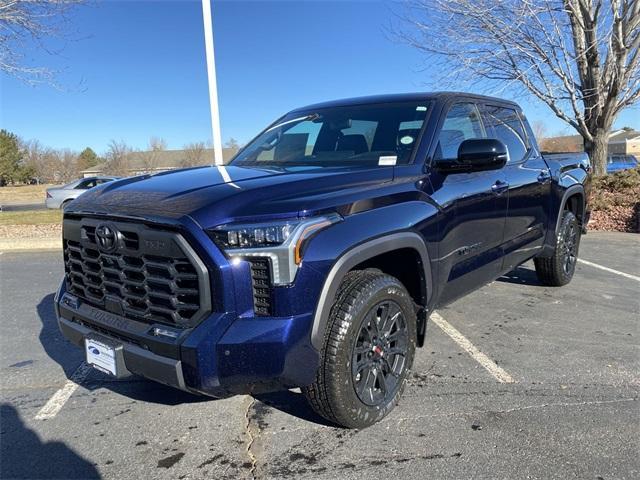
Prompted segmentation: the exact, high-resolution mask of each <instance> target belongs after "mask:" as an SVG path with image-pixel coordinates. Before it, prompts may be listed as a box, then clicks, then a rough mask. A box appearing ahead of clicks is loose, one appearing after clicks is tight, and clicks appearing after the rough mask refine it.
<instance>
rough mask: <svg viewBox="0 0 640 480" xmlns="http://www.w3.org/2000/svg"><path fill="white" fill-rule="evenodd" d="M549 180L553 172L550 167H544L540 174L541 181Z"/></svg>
mask: <svg viewBox="0 0 640 480" xmlns="http://www.w3.org/2000/svg"><path fill="white" fill-rule="evenodd" d="M549 180H551V172H550V171H549V170H548V169H544V170H542V171H541V172H540V173H539V174H538V182H539V183H547V182H548V181H549Z"/></svg>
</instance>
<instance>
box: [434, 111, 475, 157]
mask: <svg viewBox="0 0 640 480" xmlns="http://www.w3.org/2000/svg"><path fill="white" fill-rule="evenodd" d="M486 137H487V136H486V135H485V133H484V128H483V127H482V121H481V120H480V114H479V113H478V108H477V107H476V106H475V104H473V103H457V104H455V105H453V106H452V107H451V109H450V110H449V112H448V113H447V116H446V118H445V119H444V123H443V125H442V130H440V134H439V136H438V144H437V146H436V153H435V158H436V160H439V159H443V158H444V159H447V158H451V159H453V158H457V157H458V147H460V144H461V143H462V142H463V141H465V140H469V139H470V138H486Z"/></svg>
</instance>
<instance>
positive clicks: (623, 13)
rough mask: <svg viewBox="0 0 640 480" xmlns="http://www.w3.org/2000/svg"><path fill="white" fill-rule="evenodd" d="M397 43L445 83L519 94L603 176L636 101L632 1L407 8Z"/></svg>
mask: <svg viewBox="0 0 640 480" xmlns="http://www.w3.org/2000/svg"><path fill="white" fill-rule="evenodd" d="M406 5H407V12H406V13H405V14H404V15H403V19H404V21H405V22H406V23H405V25H408V28H407V29H406V30H405V31H403V32H399V33H398V35H399V36H400V37H401V38H402V39H403V40H405V41H407V42H409V43H410V44H411V45H413V46H414V47H416V48H418V49H420V50H422V51H424V52H426V53H427V54H428V55H430V56H431V55H433V56H435V59H436V60H437V59H440V60H442V61H443V62H444V65H443V66H444V67H445V68H444V71H445V73H446V78H447V79H449V80H453V81H454V82H459V81H460V80H464V81H472V82H474V81H475V82H480V83H483V84H484V86H485V88H487V87H488V88H491V87H496V86H498V85H501V86H502V88H503V89H509V88H517V87H519V88H517V89H518V90H522V89H524V90H525V91H528V92H529V93H531V94H533V95H535V96H536V97H537V98H538V99H539V100H541V101H542V102H544V103H545V104H546V105H547V106H548V107H549V108H550V109H551V110H552V111H553V113H555V115H557V116H558V117H559V118H560V119H562V120H563V121H565V122H566V123H568V124H569V125H570V126H571V127H573V128H574V129H575V130H576V131H577V132H578V133H579V134H580V135H581V136H582V138H583V143H584V149H585V151H586V152H588V153H589V155H590V156H591V159H592V162H593V164H594V166H595V171H596V174H604V173H606V155H607V140H608V134H609V131H610V130H611V126H612V125H613V122H614V121H615V119H616V117H617V115H618V114H619V113H620V112H621V111H622V110H623V109H625V108H627V107H629V106H631V105H634V104H635V103H636V102H637V101H638V99H640V53H639V51H640V48H639V47H640V1H638V0H522V1H513V0H407V3H406Z"/></svg>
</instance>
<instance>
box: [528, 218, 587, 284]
mask: <svg viewBox="0 0 640 480" xmlns="http://www.w3.org/2000/svg"><path fill="white" fill-rule="evenodd" d="M581 233H582V232H581V230H580V224H579V223H578V219H577V218H576V216H575V215H574V214H573V212H570V211H569V210H565V211H564V212H563V213H562V220H561V222H560V229H559V231H558V235H557V240H556V246H555V250H554V252H553V255H551V256H550V257H538V258H535V259H534V261H533V262H534V264H535V267H536V274H537V275H538V280H540V282H541V283H542V284H544V285H547V286H550V287H561V286H563V285H566V284H567V283H569V282H570V281H571V279H572V278H573V274H574V272H575V269H576V262H577V259H578V249H579V247H580V236H581ZM568 256H572V259H571V258H569V259H568V258H567V257H568Z"/></svg>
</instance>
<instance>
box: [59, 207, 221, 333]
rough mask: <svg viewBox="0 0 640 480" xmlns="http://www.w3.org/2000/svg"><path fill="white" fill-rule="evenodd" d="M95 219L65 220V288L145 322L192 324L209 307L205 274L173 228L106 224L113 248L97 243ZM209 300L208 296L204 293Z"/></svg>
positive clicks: (96, 304) (98, 224)
mask: <svg viewBox="0 0 640 480" xmlns="http://www.w3.org/2000/svg"><path fill="white" fill-rule="evenodd" d="M101 223H103V224H104V223H105V222H101V221H100V220H97V219H92V218H91V219H90V218H87V219H80V220H72V219H66V218H65V221H64V229H63V246H64V262H65V272H66V282H67V289H68V291H69V292H70V293H72V294H74V295H76V296H78V297H80V298H81V299H83V300H85V301H87V302H88V303H90V304H92V305H94V306H96V307H98V308H101V309H104V310H106V311H109V312H112V313H115V314H118V315H122V316H125V317H130V318H134V319H137V320H142V321H145V322H149V323H156V322H160V323H167V324H171V325H178V326H189V325H192V324H193V323H194V322H195V321H196V320H197V317H199V316H200V315H201V314H203V313H204V311H205V310H207V309H208V307H209V305H210V303H208V301H207V298H208V292H207V291H203V289H204V290H207V289H208V282H207V274H206V270H205V269H204V268H203V265H202V262H200V261H199V260H198V259H197V258H196V257H195V254H194V253H193V252H192V251H191V249H190V248H189V247H188V245H187V244H186V242H185V241H184V239H183V238H182V237H181V236H180V235H179V234H177V233H175V232H169V231H164V230H158V229H153V228H149V227H147V226H145V225H139V224H132V223H126V222H108V223H106V224H107V225H108V226H109V227H110V228H112V229H113V230H114V231H115V232H117V237H116V238H117V240H116V242H117V247H116V248H111V249H109V251H104V248H103V247H102V246H99V242H98V239H97V237H96V229H97V228H98V227H99V226H100V224H101ZM209 298H210V297H209Z"/></svg>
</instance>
